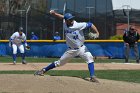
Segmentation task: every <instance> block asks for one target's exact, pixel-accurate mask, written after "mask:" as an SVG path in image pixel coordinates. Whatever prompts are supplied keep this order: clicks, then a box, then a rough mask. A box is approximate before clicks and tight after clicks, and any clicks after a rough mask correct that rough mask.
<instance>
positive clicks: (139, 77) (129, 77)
mask: <svg viewBox="0 0 140 93" xmlns="http://www.w3.org/2000/svg"><path fill="white" fill-rule="evenodd" d="M58 59H59V58H31V57H27V58H26V60H27V62H30V63H33V62H40V63H44V62H46V63H47V62H48V63H50V62H53V61H55V60H58ZM9 62H12V58H11V57H0V63H9ZM17 62H21V58H20V57H18V58H17ZM70 62H73V63H84V60H82V59H81V58H73V59H72V60H71V61H70ZM95 62H96V63H112V62H115V63H123V62H124V59H95ZM131 62H132V63H135V60H131ZM33 73H34V71H0V74H33ZM47 74H49V75H52V76H54V75H55V76H72V77H83V78H84V77H88V76H89V72H88V71H83V70H82V71H76V70H73V71H56V70H51V71H49V72H48V73H47ZM96 76H97V77H98V78H101V79H109V80H118V81H127V82H136V83H140V70H96Z"/></svg>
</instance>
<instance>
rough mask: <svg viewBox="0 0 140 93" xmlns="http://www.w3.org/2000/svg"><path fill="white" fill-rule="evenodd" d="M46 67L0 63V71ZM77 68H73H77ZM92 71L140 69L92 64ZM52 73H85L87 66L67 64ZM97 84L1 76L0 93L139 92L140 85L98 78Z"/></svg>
mask: <svg viewBox="0 0 140 93" xmlns="http://www.w3.org/2000/svg"><path fill="white" fill-rule="evenodd" d="M46 65H47V64H44V63H41V64H38V63H29V64H27V65H22V64H21V63H18V64H17V65H12V64H10V63H5V64H4V63H1V64H0V70H1V71H5V70H36V69H40V68H42V67H44V66H46ZM77 65H78V68H77V69H76V66H77ZM95 69H97V70H100V69H104V70H105V69H106V70H108V69H140V65H139V64H114V63H113V64H95ZM55 70H87V65H86V64H79V63H78V64H67V65H66V66H63V67H60V68H57V69H55ZM98 80H99V81H100V83H93V82H89V81H85V80H84V79H81V78H76V77H66V76H47V75H46V76H41V77H40V76H34V75H30V74H0V93H140V84H138V83H129V82H122V81H113V80H105V79H98Z"/></svg>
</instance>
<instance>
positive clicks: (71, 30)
mask: <svg viewBox="0 0 140 93" xmlns="http://www.w3.org/2000/svg"><path fill="white" fill-rule="evenodd" d="M63 25H64V30H65V35H66V44H67V45H68V47H69V48H68V50H67V51H66V52H65V53H64V54H63V56H61V58H60V60H58V61H55V62H54V63H55V66H60V65H61V66H62V65H64V64H65V63H66V62H67V60H69V59H70V58H73V57H75V56H80V57H81V58H83V59H85V61H86V62H87V63H92V62H94V60H93V56H92V54H91V53H90V52H89V51H88V49H87V47H86V46H85V45H84V41H85V38H84V34H83V29H85V28H87V26H88V23H86V22H81V23H78V22H76V21H74V24H73V25H72V26H70V27H68V26H67V25H66V23H65V22H64V24H63Z"/></svg>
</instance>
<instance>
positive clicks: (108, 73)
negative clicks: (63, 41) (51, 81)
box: [0, 70, 140, 83]
mask: <svg viewBox="0 0 140 93" xmlns="http://www.w3.org/2000/svg"><path fill="white" fill-rule="evenodd" d="M95 72H96V76H97V77H98V78H100V79H108V80H116V81H126V82H134V83H140V71H139V70H96V71H95ZM33 73H34V71H0V74H33ZM47 74H48V75H51V76H71V77H81V78H86V77H89V72H88V71H87V70H81V71H76V70H71V71H69V70H66V71H63V70H50V71H48V72H47Z"/></svg>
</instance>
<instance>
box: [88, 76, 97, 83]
mask: <svg viewBox="0 0 140 93" xmlns="http://www.w3.org/2000/svg"><path fill="white" fill-rule="evenodd" d="M90 81H91V82H96V83H99V81H98V80H97V78H96V77H95V76H93V77H91V78H90Z"/></svg>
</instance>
